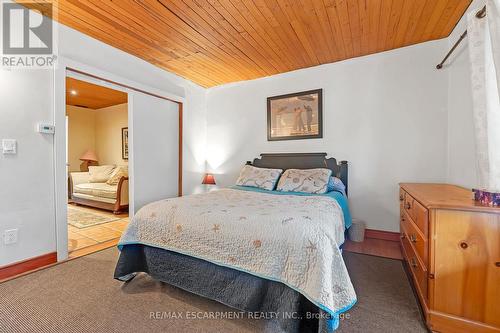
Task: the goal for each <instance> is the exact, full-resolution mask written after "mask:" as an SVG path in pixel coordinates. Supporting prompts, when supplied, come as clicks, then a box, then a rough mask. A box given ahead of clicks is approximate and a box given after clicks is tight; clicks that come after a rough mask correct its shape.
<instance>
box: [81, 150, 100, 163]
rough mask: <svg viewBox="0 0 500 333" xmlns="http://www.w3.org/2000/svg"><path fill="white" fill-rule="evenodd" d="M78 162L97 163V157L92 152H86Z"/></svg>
mask: <svg viewBox="0 0 500 333" xmlns="http://www.w3.org/2000/svg"><path fill="white" fill-rule="evenodd" d="M80 161H94V162H97V156H96V154H95V153H94V152H93V151H92V150H90V149H89V150H87V151H86V152H85V154H83V155H82V157H80Z"/></svg>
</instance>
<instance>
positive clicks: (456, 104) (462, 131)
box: [443, 0, 484, 188]
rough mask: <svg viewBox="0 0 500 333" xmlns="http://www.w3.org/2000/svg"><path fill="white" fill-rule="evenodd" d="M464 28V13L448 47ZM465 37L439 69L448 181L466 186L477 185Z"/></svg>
mask: <svg viewBox="0 0 500 333" xmlns="http://www.w3.org/2000/svg"><path fill="white" fill-rule="evenodd" d="M483 3H484V1H483V0H480V1H477V0H476V1H474V2H473V3H472V4H471V5H470V7H469V9H468V10H467V12H468V13H469V12H477V11H478V10H479V9H480V8H481V7H482V6H483ZM465 29H467V15H464V16H463V17H462V19H461V20H460V22H459V23H458V24H457V26H456V27H455V29H454V30H453V32H452V33H451V35H450V36H449V38H448V48H451V47H452V46H453V44H455V42H456V41H457V40H458V38H459V37H460V35H461V34H462V33H463V32H464V31H465ZM468 48H469V39H468V38H465V39H464V40H463V41H462V43H460V46H459V47H458V48H457V49H456V50H455V52H454V53H453V55H452V56H451V57H450V59H449V60H448V62H447V63H446V64H445V66H444V67H443V71H444V72H445V73H446V75H447V76H448V147H449V151H448V182H450V183H453V184H458V185H461V186H465V187H468V188H473V187H477V185H478V184H477V164H476V155H475V154H476V148H475V138H474V126H473V122H472V88H471V77H470V75H471V73H470V61H469V49H468Z"/></svg>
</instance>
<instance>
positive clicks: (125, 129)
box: [122, 127, 128, 160]
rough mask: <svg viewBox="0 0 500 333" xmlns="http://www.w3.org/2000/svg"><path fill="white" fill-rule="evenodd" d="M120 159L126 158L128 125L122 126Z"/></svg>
mask: <svg viewBox="0 0 500 333" xmlns="http://www.w3.org/2000/svg"><path fill="white" fill-rule="evenodd" d="M122 159H124V160H128V127H123V128H122Z"/></svg>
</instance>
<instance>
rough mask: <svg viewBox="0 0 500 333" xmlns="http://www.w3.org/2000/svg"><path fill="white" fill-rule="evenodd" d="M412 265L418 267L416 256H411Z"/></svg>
mask: <svg viewBox="0 0 500 333" xmlns="http://www.w3.org/2000/svg"><path fill="white" fill-rule="evenodd" d="M410 265H411V267H417V260H415V258H411V260H410Z"/></svg>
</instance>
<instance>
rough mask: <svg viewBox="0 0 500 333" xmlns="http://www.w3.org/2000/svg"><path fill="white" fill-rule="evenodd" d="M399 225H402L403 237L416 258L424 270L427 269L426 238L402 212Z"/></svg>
mask: <svg viewBox="0 0 500 333" xmlns="http://www.w3.org/2000/svg"><path fill="white" fill-rule="evenodd" d="M401 224H402V225H403V230H404V233H405V237H406V238H407V239H408V241H409V242H410V243H411V245H412V246H413V248H414V249H415V252H416V253H417V255H418V257H419V258H420V260H421V261H422V263H423V265H424V267H425V268H427V267H428V254H427V251H428V242H427V238H426V237H425V236H424V235H423V233H422V231H420V229H419V228H418V227H417V226H416V225H415V223H414V222H413V221H412V220H411V218H410V217H409V216H408V214H406V213H405V212H403V216H402V217H401Z"/></svg>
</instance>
